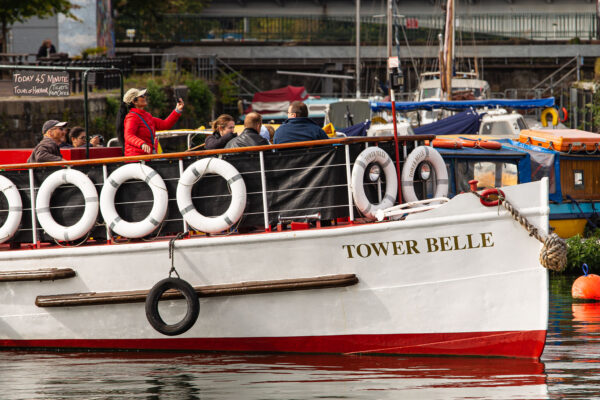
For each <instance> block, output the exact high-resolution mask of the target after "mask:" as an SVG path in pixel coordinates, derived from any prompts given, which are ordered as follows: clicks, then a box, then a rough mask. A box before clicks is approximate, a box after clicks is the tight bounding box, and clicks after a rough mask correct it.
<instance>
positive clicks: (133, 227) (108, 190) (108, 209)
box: [100, 163, 169, 238]
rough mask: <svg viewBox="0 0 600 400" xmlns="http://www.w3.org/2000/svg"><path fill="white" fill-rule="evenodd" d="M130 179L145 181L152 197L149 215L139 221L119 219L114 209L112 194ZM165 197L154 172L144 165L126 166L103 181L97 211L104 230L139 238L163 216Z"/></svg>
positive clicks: (162, 185) (154, 226)
mask: <svg viewBox="0 0 600 400" xmlns="http://www.w3.org/2000/svg"><path fill="white" fill-rule="evenodd" d="M131 179H138V180H140V181H144V182H146V183H147V184H148V186H149V187H150V189H151V190H152V197H153V198H154V204H153V205H152V210H150V214H148V216H147V217H146V218H144V219H143V220H142V221H139V222H128V221H125V220H123V219H122V218H121V217H120V216H119V214H118V213H117V210H116V208H115V195H116V194H117V190H118V189H119V186H121V185H122V184H123V183H124V182H125V181H128V180H131ZM168 197H169V196H168V193H167V187H166V186H165V182H164V181H163V179H162V178H161V177H160V175H159V174H158V172H156V171H155V170H154V169H152V168H150V167H149V166H147V165H145V164H141V163H136V164H127V165H123V166H121V167H119V168H117V169H116V170H114V171H113V172H112V173H111V174H110V175H109V177H108V178H107V179H106V182H104V186H103V187H102V192H100V212H101V213H102V217H103V218H104V221H105V222H106V224H107V225H108V227H109V228H110V229H111V230H112V231H113V232H115V233H116V234H117V235H120V236H124V237H127V238H141V237H144V236H146V235H148V234H150V233H151V232H152V231H154V230H155V229H156V227H158V225H160V223H161V222H162V221H163V219H164V218H165V215H167V206H168V204H167V203H168Z"/></svg>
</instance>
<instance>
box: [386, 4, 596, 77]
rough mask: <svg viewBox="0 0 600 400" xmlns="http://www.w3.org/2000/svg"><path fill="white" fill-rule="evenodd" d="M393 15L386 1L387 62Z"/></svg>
mask: <svg viewBox="0 0 600 400" xmlns="http://www.w3.org/2000/svg"><path fill="white" fill-rule="evenodd" d="M598 1H600V0H598ZM393 13H394V12H393V8H392V0H388V5H387V52H386V54H387V58H388V60H389V58H390V57H391V56H392V14H393ZM390 83H391V82H390Z"/></svg>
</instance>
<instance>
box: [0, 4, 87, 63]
mask: <svg viewBox="0 0 600 400" xmlns="http://www.w3.org/2000/svg"><path fill="white" fill-rule="evenodd" d="M76 8H79V6H77V5H74V4H71V2H70V1H69V0H26V1H22V0H2V1H0V28H1V29H2V52H3V53H6V39H7V36H8V28H9V26H11V25H13V24H15V23H17V22H25V21H27V20H28V19H29V18H31V17H39V18H47V17H51V16H53V15H56V14H65V15H66V16H67V17H69V18H73V19H77V18H76V17H75V16H74V15H73V14H72V13H71V10H73V9H76Z"/></svg>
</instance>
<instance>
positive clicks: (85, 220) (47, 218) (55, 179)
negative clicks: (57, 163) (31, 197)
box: [35, 168, 98, 241]
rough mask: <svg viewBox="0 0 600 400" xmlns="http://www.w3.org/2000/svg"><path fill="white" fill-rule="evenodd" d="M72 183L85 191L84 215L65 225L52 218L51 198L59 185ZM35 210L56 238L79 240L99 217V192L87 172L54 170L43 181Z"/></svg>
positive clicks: (45, 229)
mask: <svg viewBox="0 0 600 400" xmlns="http://www.w3.org/2000/svg"><path fill="white" fill-rule="evenodd" d="M68 183H70V184H72V185H74V186H75V187H76V188H77V189H79V190H81V193H83V199H84V200H85V208H84V211H83V215H82V216H81V218H80V219H79V221H77V223H75V225H71V226H63V225H61V224H59V223H58V222H56V221H55V220H54V218H52V214H51V213H50V199H51V198H52V193H54V191H55V190H56V188H58V187H59V186H62V185H66V184H68ZM35 212H36V215H37V219H38V221H39V222H40V225H41V226H42V228H43V229H44V231H46V233H47V234H48V235H50V236H52V237H53V238H54V239H56V240H64V241H69V240H77V239H79V238H81V237H83V236H85V235H86V234H87V233H88V232H89V231H90V230H91V229H92V228H93V227H94V224H95V223H96V218H97V217H98V192H97V191H96V187H95V186H94V183H93V182H92V181H91V180H90V178H88V176H87V175H86V174H84V173H83V172H81V171H77V170H74V169H71V168H67V169H61V170H59V171H56V172H53V173H52V174H50V176H48V177H47V178H46V179H45V180H44V182H42V184H41V186H40V188H39V190H38V194H37V197H36V201H35Z"/></svg>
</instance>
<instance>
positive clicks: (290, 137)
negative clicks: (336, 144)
mask: <svg viewBox="0 0 600 400" xmlns="http://www.w3.org/2000/svg"><path fill="white" fill-rule="evenodd" d="M321 139H329V136H327V134H326V133H325V131H324V130H323V129H321V127H319V125H317V124H316V123H315V122H314V121H313V120H312V119H310V118H308V107H306V104H304V103H302V102H301V101H294V102H292V104H290V107H289V108H288V119H287V120H286V121H285V122H284V123H283V124H281V126H280V127H279V128H277V130H276V131H275V136H274V137H273V143H275V144H280V143H294V142H304V141H306V140H321Z"/></svg>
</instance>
